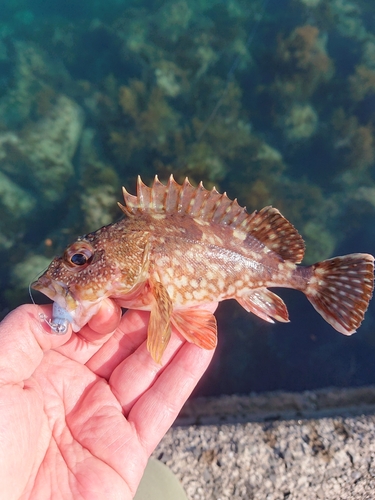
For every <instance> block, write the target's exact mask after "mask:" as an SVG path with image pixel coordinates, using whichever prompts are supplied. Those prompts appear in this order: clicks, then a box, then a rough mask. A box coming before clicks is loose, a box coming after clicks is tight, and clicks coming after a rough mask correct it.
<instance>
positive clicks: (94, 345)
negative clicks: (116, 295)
mask: <svg viewBox="0 0 375 500" xmlns="http://www.w3.org/2000/svg"><path fill="white" fill-rule="evenodd" d="M121 315H122V311H121V307H120V306H119V305H118V304H116V303H115V302H114V301H113V300H111V299H104V300H103V301H102V302H101V304H100V309H99V311H98V312H97V313H96V314H95V316H93V318H91V320H90V321H89V323H88V324H87V325H85V326H83V327H82V328H81V330H80V331H79V332H77V333H75V334H73V335H72V336H71V338H70V340H69V342H67V343H66V344H64V345H63V346H62V347H61V348H60V349H59V350H58V351H59V352H60V353H61V354H63V355H64V356H67V357H69V358H70V359H74V361H78V362H80V363H82V364H85V363H86V362H87V361H88V360H89V359H90V358H91V357H92V356H93V355H94V354H95V353H96V352H98V351H99V350H100V348H101V347H102V345H103V344H105V343H106V342H107V341H108V339H109V338H110V337H111V336H112V335H113V333H114V331H115V330H116V328H117V327H118V325H119V323H120V321H121Z"/></svg>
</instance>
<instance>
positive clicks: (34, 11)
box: [0, 0, 375, 394]
mask: <svg viewBox="0 0 375 500" xmlns="http://www.w3.org/2000/svg"><path fill="white" fill-rule="evenodd" d="M3 8H4V12H3V14H4V15H3V18H2V25H1V29H0V193H1V196H0V213H1V217H0V255H1V259H0V277H1V284H2V287H1V292H0V311H1V313H2V315H5V314H6V312H7V311H8V310H9V309H10V308H11V307H14V306H16V305H17V304H19V303H21V302H23V301H25V300H27V295H26V293H27V287H28V284H29V283H30V281H32V280H33V279H35V277H36V273H37V272H38V271H42V270H43V269H44V268H45V267H46V266H47V265H48V264H49V262H50V260H51V258H52V257H53V256H54V255H56V254H59V253H60V252H61V250H62V249H63V248H64V247H65V246H66V244H67V243H68V242H69V241H72V240H73V239H75V237H76V236H77V235H78V234H84V233H87V232H89V231H92V230H95V229H97V228H98V227H100V226H101V225H104V224H107V223H110V222H112V221H113V220H115V219H116V217H118V216H119V212H118V211H117V210H116V201H118V200H119V199H120V186H121V185H126V186H131V185H133V184H134V180H135V177H136V175H138V174H141V175H142V178H143V179H144V180H145V182H147V183H148V184H149V183H150V181H151V180H152V178H153V177H154V175H155V174H158V175H159V177H160V178H161V179H162V180H166V179H167V178H168V177H169V175H170V174H171V173H173V175H174V176H175V178H176V180H177V181H179V182H181V181H182V180H183V178H184V177H185V176H186V175H188V176H189V178H190V180H191V181H192V182H193V183H196V184H197V183H198V182H199V181H201V180H202V181H203V182H204V184H205V186H206V187H207V188H209V189H210V188H212V187H213V186H214V185H215V186H216V187H217V189H219V190H220V191H228V193H229V194H230V196H231V197H235V196H236V197H238V199H239V202H240V203H241V205H246V206H247V208H248V210H249V211H252V210H254V209H261V208H262V207H264V206H266V205H270V204H272V205H274V206H275V207H277V208H278V209H280V211H281V212H282V213H283V214H284V215H285V216H286V217H287V218H288V219H289V220H290V221H291V222H292V223H293V225H295V226H296V227H298V229H299V231H300V232H301V234H302V236H303V238H304V239H305V241H306V248H307V252H306V257H305V261H304V263H306V264H309V263H311V262H313V261H318V260H322V259H326V258H328V257H331V256H332V255H333V254H343V253H348V252H357V251H361V252H369V253H374V245H375V234H374V224H373V221H374V215H375V179H374V159H375V142H374V138H375V130H374V124H375V123H374V122H375V28H374V26H375V5H373V3H372V2H367V1H365V0H357V1H348V0H327V1H323V0H288V1H286V0H285V1H282V2H280V1H279V0H269V2H268V3H267V2H266V1H265V0H262V1H260V0H259V1H253V2H251V3H250V2H247V1H239V0H233V1H231V2H223V1H213V0H207V1H204V2H201V1H199V2H198V1H189V2H187V1H183V0H182V1H165V2H156V1H155V2H150V1H148V2H146V1H133V2H120V1H115V0H112V1H111V0H108V1H106V2H103V1H96V2H89V1H84V0H83V1H82V2H79V4H77V2H72V1H69V0H65V1H62V2H59V3H50V4H47V5H46V3H45V2H42V1H35V0H33V2H31V1H30V0H22V1H17V0H12V1H10V0H4V2H3ZM252 35H254V36H252ZM282 295H283V298H284V299H286V300H287V302H288V304H289V311H290V317H291V318H292V324H288V325H280V326H277V327H276V326H275V325H267V324H264V323H262V322H259V321H257V320H256V319H254V320H250V319H249V317H248V316H247V315H246V313H244V312H243V311H242V310H241V309H240V308H239V307H237V306H236V305H234V304H232V303H227V304H225V305H224V306H222V307H221V309H220V311H219V313H218V314H219V325H220V331H219V346H218V352H217V355H216V358H215V361H214V363H213V364H212V365H211V367H210V370H209V372H208V374H207V376H206V378H205V380H204V381H203V383H202V384H201V386H200V388H198V393H200V394H218V393H231V392H234V391H235V392H249V391H251V390H270V389H278V388H284V389H292V390H301V389H309V388H315V387H322V386H327V385H336V386H347V385H354V386H355V385H361V384H368V383H375V367H374V363H373V362H372V360H373V358H374V355H375V335H374V329H375V325H374V306H373V305H372V306H370V309H369V311H368V312H367V316H366V321H365V322H364V324H363V325H362V327H361V330H360V333H359V334H358V335H355V336H354V337H351V338H350V339H348V338H341V337H340V336H338V335H335V334H334V333H333V332H332V331H331V330H330V328H329V327H326V326H325V325H324V323H323V321H320V320H319V318H317V317H316V313H315V312H314V311H313V310H312V308H311V307H309V305H308V304H307V305H306V304H305V303H304V302H303V300H301V299H300V298H299V297H298V296H297V295H296V294H295V293H293V292H287V293H282ZM297 375H298V376H297Z"/></svg>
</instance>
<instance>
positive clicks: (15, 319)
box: [0, 304, 72, 384]
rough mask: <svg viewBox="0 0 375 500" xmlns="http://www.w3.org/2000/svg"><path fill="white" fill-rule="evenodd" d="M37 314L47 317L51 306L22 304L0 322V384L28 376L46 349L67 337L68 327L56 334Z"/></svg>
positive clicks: (68, 333)
mask: <svg viewBox="0 0 375 500" xmlns="http://www.w3.org/2000/svg"><path fill="white" fill-rule="evenodd" d="M40 314H44V315H45V316H46V317H47V318H50V317H51V314H52V306H51V305H47V306H36V305H32V304H27V305H23V306H20V307H18V308H17V309H14V311H12V312H10V313H9V314H8V315H7V316H6V317H5V318H4V319H3V321H2V322H1V323H0V384H7V383H19V382H21V381H23V380H25V379H27V378H29V377H30V376H31V375H32V374H33V372H34V371H35V369H36V368H37V367H38V365H39V364H40V362H41V361H42V359H43V353H44V352H45V351H48V350H50V349H55V348H57V347H59V346H61V345H63V344H64V343H65V342H68V341H69V339H70V337H71V334H72V330H71V328H70V327H69V328H68V331H67V333H65V334H64V335H57V334H55V333H53V332H51V328H50V326H49V325H48V324H47V323H46V322H45V321H44V320H43V319H41V317H40Z"/></svg>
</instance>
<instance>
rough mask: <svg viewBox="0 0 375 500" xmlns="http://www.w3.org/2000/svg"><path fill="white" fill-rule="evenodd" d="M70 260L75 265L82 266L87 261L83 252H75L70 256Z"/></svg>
mask: <svg viewBox="0 0 375 500" xmlns="http://www.w3.org/2000/svg"><path fill="white" fill-rule="evenodd" d="M70 262H71V263H72V264H75V265H76V266H83V265H84V264H86V262H87V257H86V255H85V254H83V253H75V254H74V255H72V256H71V257H70Z"/></svg>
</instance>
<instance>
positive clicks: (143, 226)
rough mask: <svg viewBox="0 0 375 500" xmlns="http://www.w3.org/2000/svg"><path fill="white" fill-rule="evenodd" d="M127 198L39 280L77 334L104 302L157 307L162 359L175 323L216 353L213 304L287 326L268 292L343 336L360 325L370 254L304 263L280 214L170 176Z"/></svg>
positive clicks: (156, 348) (154, 337) (155, 341)
mask: <svg viewBox="0 0 375 500" xmlns="http://www.w3.org/2000/svg"><path fill="white" fill-rule="evenodd" d="M123 192H124V200H125V206H123V205H121V204H119V206H120V208H121V210H122V211H123V212H124V214H125V217H124V218H123V219H121V220H120V221H118V222H116V223H114V224H110V225H108V226H104V227H102V228H101V229H99V230H98V231H95V232H93V233H90V234H87V235H86V236H83V237H80V238H78V240H77V241H76V242H75V243H73V244H72V245H70V246H69V247H67V248H66V250H65V252H64V254H63V256H62V257H59V258H56V259H54V260H53V261H52V263H51V264H50V266H49V268H48V269H47V271H46V272H45V273H44V274H43V275H42V276H41V277H40V278H39V279H38V280H37V281H36V282H35V283H33V287H34V288H35V289H37V290H40V291H42V292H43V293H45V294H46V295H47V296H48V297H50V298H51V299H52V300H53V301H55V302H56V303H58V305H59V306H60V307H61V308H63V310H65V311H67V312H68V314H69V318H71V321H72V327H73V330H74V331H78V330H79V329H80V328H81V327H82V326H83V325H84V324H85V323H87V321H88V320H89V319H90V318H91V317H92V316H93V315H94V314H95V313H96V312H97V310H98V308H99V306H100V302H101V301H102V300H103V298H105V297H111V298H113V299H114V300H116V301H118V303H119V304H120V305H121V306H123V307H128V308H132V309H141V310H150V311H151V315H150V323H149V327H148V340H147V346H148V349H149V351H150V353H151V355H152V357H153V358H154V359H155V360H156V361H157V362H161V358H162V355H163V352H164V350H165V348H166V346H167V344H168V341H169V338H170V332H171V324H172V325H174V326H175V328H176V329H177V330H178V331H179V332H180V334H181V335H182V336H183V337H184V338H185V339H187V340H188V341H189V342H193V343H195V344H197V345H199V346H200V347H202V348H206V349H212V348H214V347H215V345H216V340H217V328H216V320H215V317H214V316H213V314H212V313H211V312H209V311H207V310H205V309H204V304H208V303H210V302H213V301H222V300H226V299H236V300H237V301H238V302H239V303H240V304H241V305H242V306H243V307H244V308H245V309H246V310H247V311H249V312H252V313H254V314H256V315H257V316H259V317H260V318H262V319H264V320H266V321H269V322H273V321H274V320H277V321H283V322H287V321H289V318H288V311H287V309H286V306H285V304H284V302H283V301H282V299H281V298H280V297H278V296H277V295H276V294H274V293H273V292H271V291H270V290H268V287H286V288H294V289H297V290H300V291H302V292H304V293H305V295H306V296H307V298H308V299H309V300H310V302H311V303H312V304H313V306H314V307H315V309H316V310H317V311H318V312H319V313H320V314H321V315H322V316H323V318H324V319H325V320H326V321H327V322H328V323H330V324H331V325H332V326H333V327H334V328H335V329H336V330H338V331H339V332H341V333H343V334H346V335H350V334H352V333H354V332H355V330H356V328H358V326H359V325H360V324H361V321H362V319H363V316H364V313H365V311H366V309H367V307H368V303H369V300H370V298H371V295H372V290H373V261H374V258H373V257H372V256H371V255H369V254H359V253H358V254H351V255H346V256H343V257H335V258H333V259H329V260H326V261H323V262H319V263H317V264H314V265H312V266H298V265H297V264H298V263H299V262H301V260H302V258H303V254H304V242H303V240H302V238H301V236H300V235H299V234H298V232H297V230H296V229H295V228H294V227H293V226H292V225H291V224H290V223H289V222H288V221H287V220H286V219H285V218H284V217H283V216H282V215H281V214H280V212H279V211H278V210H277V209H275V208H273V207H266V208H263V209H262V210H260V211H259V212H257V211H256V212H253V213H252V214H249V213H248V212H247V211H246V210H245V209H244V208H241V207H240V206H239V205H238V203H237V201H236V200H234V201H231V200H230V199H229V198H228V197H227V196H226V194H225V193H224V194H220V193H218V192H217V191H216V190H215V189H212V190H211V191H208V190H206V189H205V188H204V187H203V185H202V183H200V184H199V185H198V187H193V186H192V185H191V184H190V183H189V181H188V180H187V179H185V181H184V182H183V184H182V185H179V184H177V183H176V182H175V180H174V179H173V177H172V176H171V177H170V179H169V181H168V183H167V184H166V185H163V184H162V183H161V182H160V181H159V180H158V178H157V177H155V181H154V184H153V186H152V188H149V187H147V186H145V184H143V182H142V181H141V179H140V178H138V185H137V195H136V196H132V195H130V194H129V193H128V192H127V191H126V190H125V189H124V190H123ZM198 306H199V307H198Z"/></svg>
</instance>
